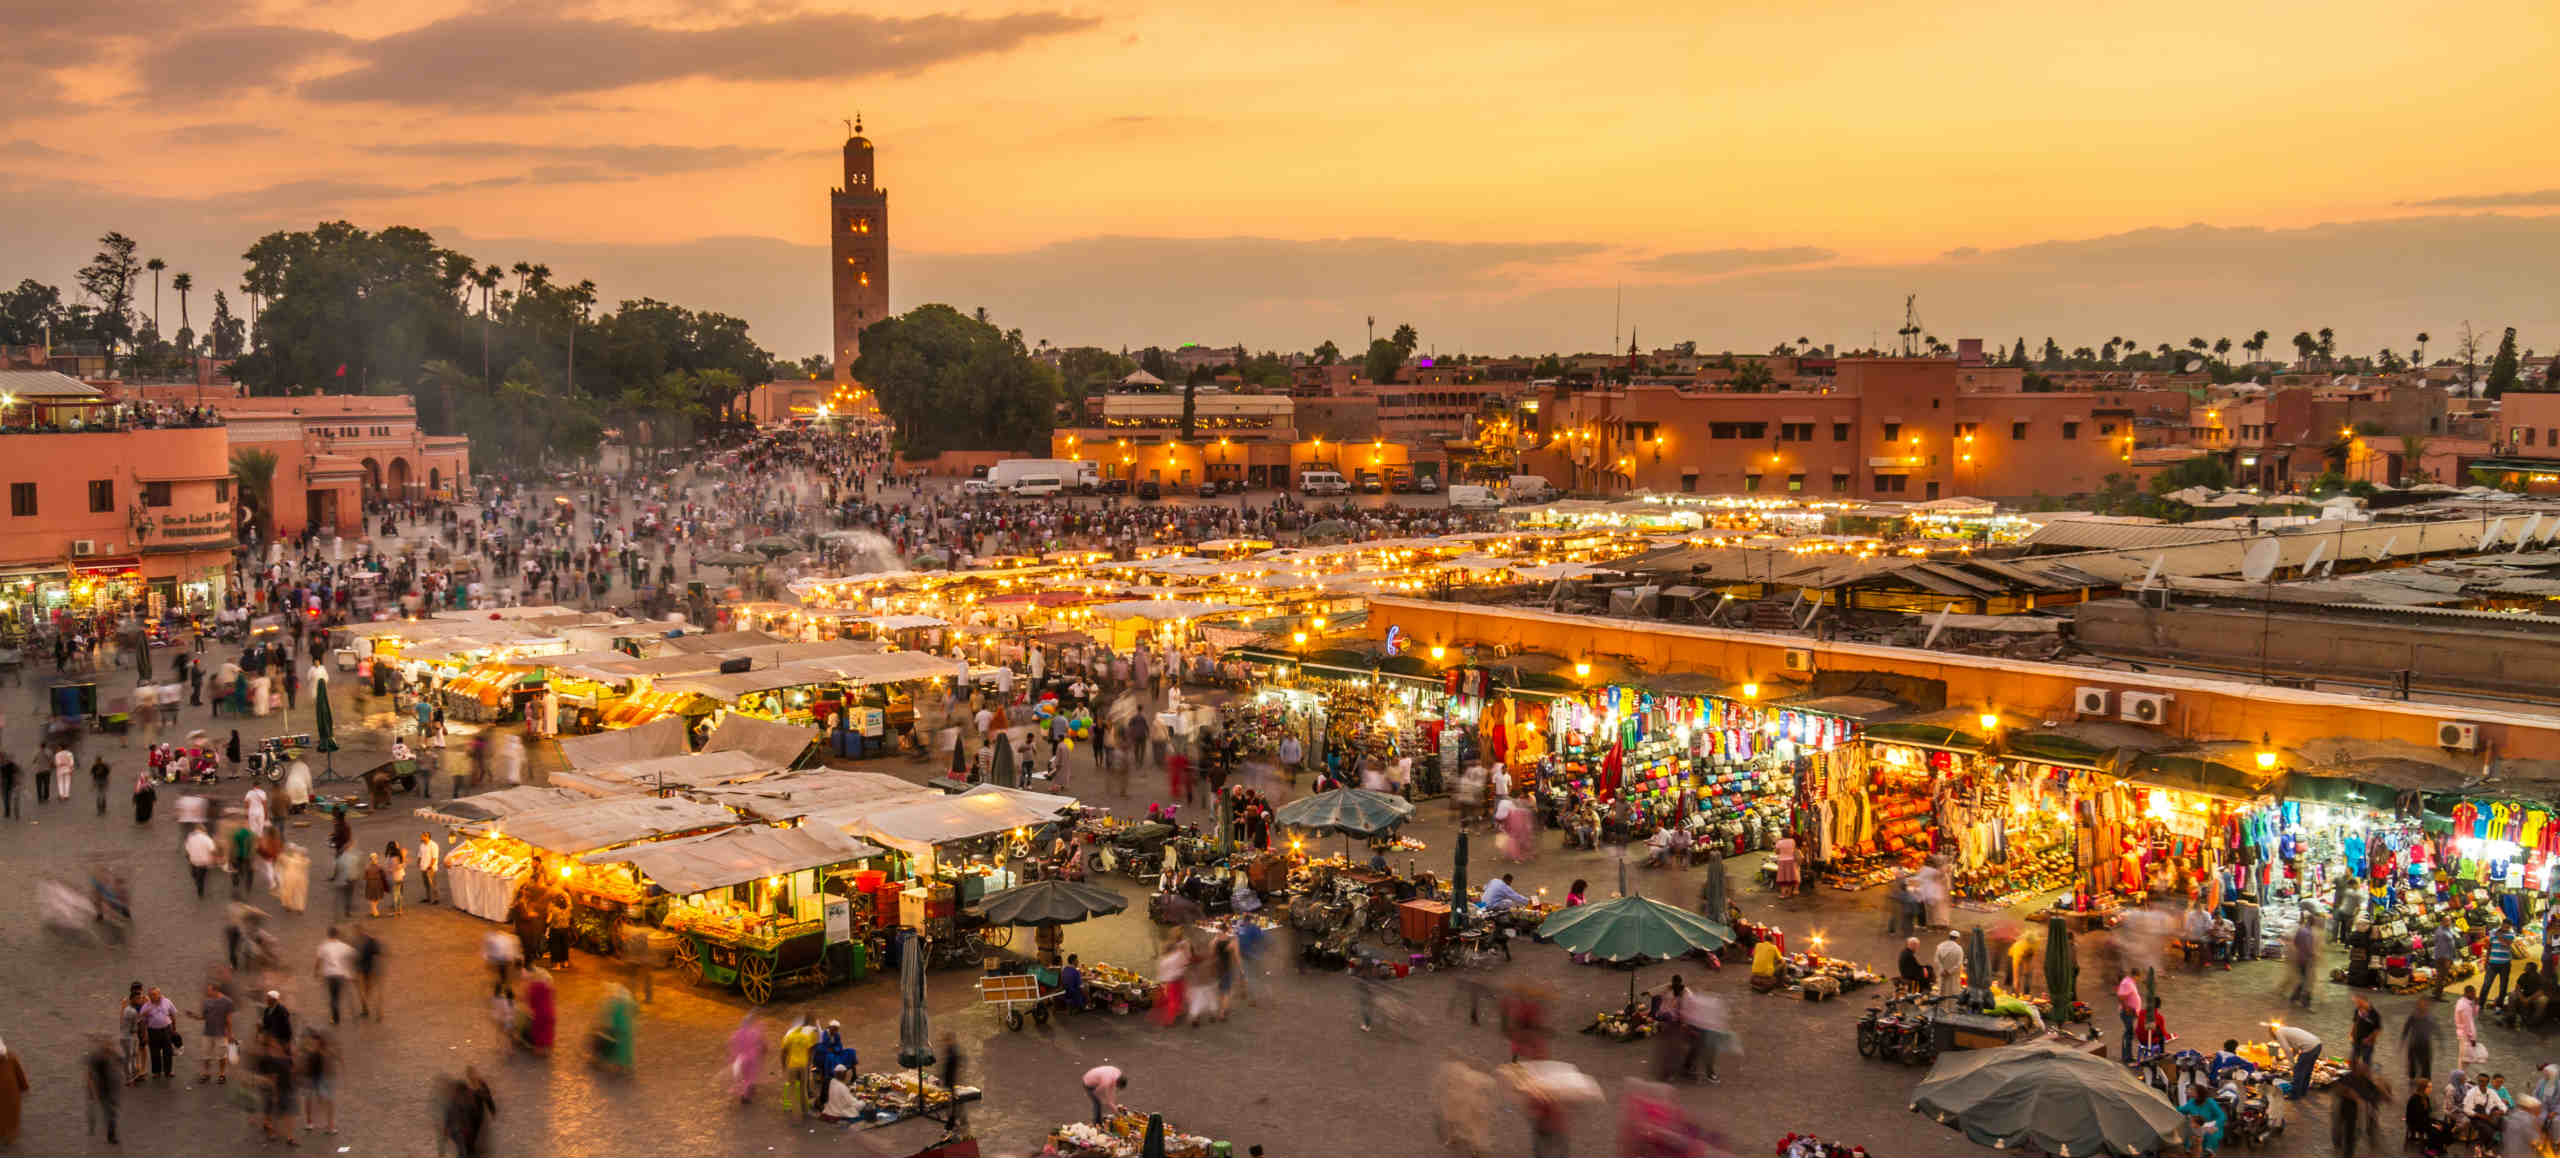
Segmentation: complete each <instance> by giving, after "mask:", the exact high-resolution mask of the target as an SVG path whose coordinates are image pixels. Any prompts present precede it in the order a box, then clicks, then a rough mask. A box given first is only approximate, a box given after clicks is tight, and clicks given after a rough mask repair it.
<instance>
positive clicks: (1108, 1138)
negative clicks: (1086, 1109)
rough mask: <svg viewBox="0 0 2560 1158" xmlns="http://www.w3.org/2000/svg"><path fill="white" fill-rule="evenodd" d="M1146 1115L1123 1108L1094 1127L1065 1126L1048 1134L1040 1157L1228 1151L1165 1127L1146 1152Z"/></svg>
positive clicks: (1204, 1156)
mask: <svg viewBox="0 0 2560 1158" xmlns="http://www.w3.org/2000/svg"><path fill="white" fill-rule="evenodd" d="M1147 1118H1148V1115H1147V1114H1146V1113H1145V1112H1143V1111H1139V1110H1132V1109H1127V1108H1125V1107H1124V1108H1123V1109H1121V1110H1120V1111H1119V1112H1117V1113H1114V1114H1112V1115H1111V1116H1109V1117H1107V1118H1104V1119H1103V1120H1102V1124H1101V1125H1099V1126H1097V1125H1094V1124H1093V1123H1092V1122H1089V1121H1086V1122H1068V1123H1065V1124H1063V1125H1061V1126H1059V1127H1058V1128H1056V1129H1054V1130H1051V1131H1049V1145H1048V1148H1047V1149H1045V1150H1043V1151H1041V1153H1043V1154H1055V1155H1058V1156H1059V1158H1137V1156H1138V1155H1139V1154H1140V1153H1141V1152H1148V1153H1161V1154H1163V1155H1164V1156H1165V1158H1214V1156H1215V1155H1219V1154H1224V1153H1226V1152H1227V1150H1228V1147H1227V1146H1226V1144H1225V1143H1223V1142H1213V1141H1211V1140H1209V1139H1207V1138H1204V1137H1201V1136H1200V1135H1197V1134H1185V1133H1183V1132H1182V1131H1180V1130H1177V1129H1174V1128H1173V1123H1171V1122H1167V1123H1164V1127H1163V1129H1164V1134H1163V1136H1162V1137H1161V1138H1160V1139H1159V1142H1160V1146H1159V1148H1158V1149H1157V1150H1154V1151H1148V1150H1147V1149H1146V1140H1147Z"/></svg>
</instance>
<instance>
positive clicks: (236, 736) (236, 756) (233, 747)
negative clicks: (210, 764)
mask: <svg viewBox="0 0 2560 1158" xmlns="http://www.w3.org/2000/svg"><path fill="white" fill-rule="evenodd" d="M238 686H246V685H238ZM232 710H233V711H234V712H237V711H239V709H238V708H237V707H234V708H233V709H232ZM222 763H223V768H222V771H223V774H224V775H226V776H237V775H239V774H240V729H238V728H233V729H231V740H230V742H229V743H226V744H224V745H223V746H222Z"/></svg>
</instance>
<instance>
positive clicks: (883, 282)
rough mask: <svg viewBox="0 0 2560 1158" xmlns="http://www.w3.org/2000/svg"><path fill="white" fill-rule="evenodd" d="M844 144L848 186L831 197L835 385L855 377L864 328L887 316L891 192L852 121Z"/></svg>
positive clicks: (858, 122)
mask: <svg viewBox="0 0 2560 1158" xmlns="http://www.w3.org/2000/svg"><path fill="white" fill-rule="evenodd" d="M848 128H849V129H850V130H851V132H850V133H849V135H847V136H846V137H845V141H844V186H843V187H842V188H839V189H836V190H835V191H834V192H833V193H831V194H830V195H829V196H828V198H827V203H828V206H829V212H830V213H831V215H832V216H833V218H834V220H832V221H831V222H829V223H828V225H827V234H828V236H830V237H832V238H834V239H835V241H834V244H833V245H832V246H830V247H829V248H830V249H831V250H832V251H833V254H834V257H833V260H834V263H835V265H834V275H833V279H832V281H833V284H834V286H835V342H836V344H835V363H836V381H838V382H845V381H850V380H852V378H853V360H854V358H855V357H856V356H857V355H859V354H861V353H862V328H863V327H864V326H868V325H870V324H871V323H873V322H876V321H879V320H880V319H882V318H885V317H888V316H889V193H888V191H887V190H885V189H882V188H881V187H880V182H879V178H878V175H877V174H876V173H875V172H874V170H873V169H872V158H871V141H870V139H869V138H867V137H864V136H863V135H862V119H861V118H860V117H856V118H854V121H853V124H852V125H850V126H848Z"/></svg>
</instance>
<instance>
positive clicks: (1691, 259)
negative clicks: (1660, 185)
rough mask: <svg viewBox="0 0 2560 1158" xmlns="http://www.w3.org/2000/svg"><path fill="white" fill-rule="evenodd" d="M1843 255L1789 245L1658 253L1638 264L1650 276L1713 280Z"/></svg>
mask: <svg viewBox="0 0 2560 1158" xmlns="http://www.w3.org/2000/svg"><path fill="white" fill-rule="evenodd" d="M1838 256H1840V255H1839V254H1838V253H1835V252H1833V251H1831V250H1828V249H1824V248H1822V247H1820V246H1817V245H1787V246H1777V247H1773V248H1769V249H1692V250H1684V251H1681V252H1678V253H1659V254H1655V255H1654V256H1652V257H1648V258H1645V259H1643V260H1642V261H1638V262H1636V263H1635V268H1637V269H1640V270H1643V271H1645V272H1647V273H1669V274H1687V275H1693V276H1699V277H1711V276H1715V275H1718V274H1728V273H1739V272H1741V271H1743V270H1746V269H1767V268H1770V267H1773V266H1788V265H1813V264H1816V263H1818V262H1825V261H1830V260H1832V259H1833V258H1836V257H1838Z"/></svg>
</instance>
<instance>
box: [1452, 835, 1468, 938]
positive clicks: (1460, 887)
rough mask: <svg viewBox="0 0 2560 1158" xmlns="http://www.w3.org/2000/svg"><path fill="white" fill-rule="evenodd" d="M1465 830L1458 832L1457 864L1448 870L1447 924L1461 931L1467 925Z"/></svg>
mask: <svg viewBox="0 0 2560 1158" xmlns="http://www.w3.org/2000/svg"><path fill="white" fill-rule="evenodd" d="M1467 912H1468V905H1467V830H1466V829H1463V828H1461V829H1459V830H1458V858H1457V863H1456V864H1455V865H1453V866H1451V868H1450V870H1449V923H1450V927H1452V928H1460V929H1463V928H1465V927H1466V924H1467Z"/></svg>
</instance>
